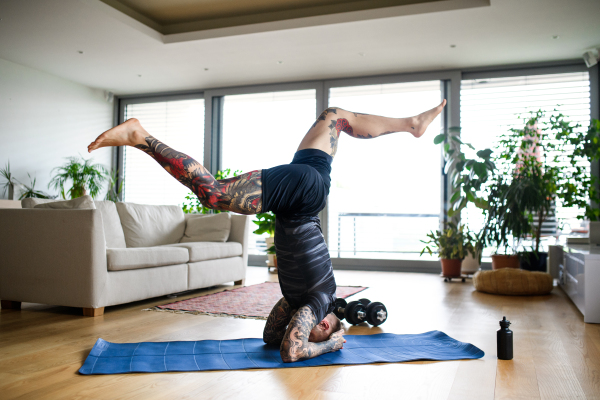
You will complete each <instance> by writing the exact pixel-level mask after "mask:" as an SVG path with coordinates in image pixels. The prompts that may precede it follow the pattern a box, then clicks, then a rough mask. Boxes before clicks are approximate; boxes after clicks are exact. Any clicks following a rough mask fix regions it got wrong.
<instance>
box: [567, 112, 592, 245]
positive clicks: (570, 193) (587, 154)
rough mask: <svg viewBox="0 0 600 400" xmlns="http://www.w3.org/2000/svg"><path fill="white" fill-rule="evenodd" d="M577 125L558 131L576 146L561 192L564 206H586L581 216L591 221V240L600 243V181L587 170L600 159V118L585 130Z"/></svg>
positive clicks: (573, 148)
mask: <svg viewBox="0 0 600 400" xmlns="http://www.w3.org/2000/svg"><path fill="white" fill-rule="evenodd" d="M574 128H577V126H575V127H571V126H569V127H567V129H562V130H560V131H559V133H558V134H557V139H559V140H561V141H563V142H566V143H568V144H569V145H570V146H571V148H572V151H570V152H568V153H567V154H568V163H569V166H570V168H569V169H568V170H567V173H566V174H565V176H564V177H563V178H564V179H563V180H562V184H561V185H559V188H558V196H559V198H561V199H562V200H563V206H564V207H577V208H579V209H580V210H585V211H584V213H583V214H580V215H578V216H577V218H578V219H587V220H589V221H590V235H589V236H590V243H591V244H600V208H598V204H600V191H599V187H600V181H599V179H598V177H597V176H595V175H593V174H590V173H589V171H588V170H587V169H588V166H589V165H593V163H597V162H598V161H600V121H599V120H597V119H592V120H591V122H590V125H589V128H588V130H587V132H586V133H585V134H582V133H578V132H577V131H576V129H574Z"/></svg>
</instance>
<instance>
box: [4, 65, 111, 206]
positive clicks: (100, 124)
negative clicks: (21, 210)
mask: <svg viewBox="0 0 600 400" xmlns="http://www.w3.org/2000/svg"><path fill="white" fill-rule="evenodd" d="M112 116H113V104H112V103H108V102H107V101H105V100H104V94H103V91H102V90H98V89H92V88H89V87H87V86H83V85H80V84H77V83H74V82H71V81H68V80H65V79H62V78H59V77H56V76H54V75H50V74H48V73H45V72H41V71H38V70H35V69H31V68H28V67H24V66H22V65H19V64H15V63H12V62H9V61H6V60H3V59H0V167H1V168H4V167H5V166H6V162H7V161H8V160H10V167H11V171H12V172H13V174H14V175H15V177H16V178H17V179H18V180H20V181H21V182H25V183H29V178H28V176H27V173H30V174H31V176H32V177H36V178H37V183H36V186H35V187H36V189H38V190H42V191H45V192H49V193H51V194H58V192H57V191H56V190H54V189H49V188H48V183H49V182H50V179H51V177H52V175H51V170H52V169H53V168H54V167H57V166H60V165H62V164H63V163H64V162H65V161H66V160H65V159H64V157H68V156H77V155H78V154H81V155H82V156H84V157H85V158H90V157H91V158H93V160H94V162H96V163H101V164H103V165H104V166H106V167H107V168H111V166H112V165H111V160H112V157H111V154H112V150H111V149H110V148H104V149H100V150H96V151H95V152H94V153H92V154H88V152H87V145H88V144H89V143H90V142H91V141H92V140H94V139H95V138H96V137H97V136H98V135H99V134H100V133H102V132H103V131H105V130H107V129H109V128H111V126H112ZM2 182H4V180H3V179H1V178H0V186H1V185H2ZM7 196H8V193H7V194H6V195H5V196H4V198H6V197H7ZM102 196H103V194H102ZM0 197H2V192H1V190H0Z"/></svg>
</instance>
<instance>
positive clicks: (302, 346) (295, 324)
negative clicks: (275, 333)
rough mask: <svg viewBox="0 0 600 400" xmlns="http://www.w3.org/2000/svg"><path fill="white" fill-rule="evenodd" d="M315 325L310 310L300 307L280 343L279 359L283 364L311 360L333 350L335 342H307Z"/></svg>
mask: <svg viewBox="0 0 600 400" xmlns="http://www.w3.org/2000/svg"><path fill="white" fill-rule="evenodd" d="M316 324H317V320H316V318H315V315H314V314H313V312H312V310H311V309H310V307H308V306H302V307H300V309H298V312H297V313H296V314H295V315H294V317H293V318H292V320H291V321H290V325H289V327H288V329H287V331H286V332H285V336H284V337H283V341H282V342H281V349H280V354H281V359H282V360H283V361H284V362H294V361H299V360H306V359H307V358H313V357H316V356H319V355H321V354H323V353H328V352H330V351H333V350H334V347H335V342H333V341H331V340H327V341H325V342H320V343H312V342H309V341H308V337H309V335H310V331H311V329H312V328H314V326H315V325H316Z"/></svg>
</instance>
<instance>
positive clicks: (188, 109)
mask: <svg viewBox="0 0 600 400" xmlns="http://www.w3.org/2000/svg"><path fill="white" fill-rule="evenodd" d="M129 118H137V119H138V120H139V121H140V123H141V124H142V126H143V127H144V128H145V129H146V130H147V131H148V132H149V133H150V134H151V135H152V136H154V137H155V138H157V139H159V140H160V141H161V142H163V143H165V144H167V145H168V146H169V147H172V148H173V149H175V150H178V151H181V152H183V153H185V154H187V155H189V156H191V157H193V158H195V159H196V160H198V161H199V162H200V163H203V160H204V99H193V100H177V101H164V102H157V103H141V104H128V105H126V107H125V119H126V120H127V119H129ZM123 158H124V176H125V181H124V185H123V190H124V200H125V201H128V202H133V203H139V204H157V205H160V204H170V205H181V204H182V203H183V202H184V200H185V196H186V195H187V194H188V193H190V190H189V189H188V188H186V187H185V186H183V185H182V184H181V183H179V182H177V181H176V180H175V179H174V178H173V177H172V176H171V175H170V174H169V173H168V172H167V171H165V170H164V169H163V168H162V167H161V166H160V165H159V164H158V163H157V162H156V161H154V159H152V157H150V156H148V155H147V154H146V153H144V152H143V151H140V150H138V149H134V148H132V147H125V148H124V157H123Z"/></svg>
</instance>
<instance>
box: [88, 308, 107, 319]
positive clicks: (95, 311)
mask: <svg viewBox="0 0 600 400" xmlns="http://www.w3.org/2000/svg"><path fill="white" fill-rule="evenodd" d="M101 315H104V307H98V308H84V309H83V316H84V317H99V316H101Z"/></svg>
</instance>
